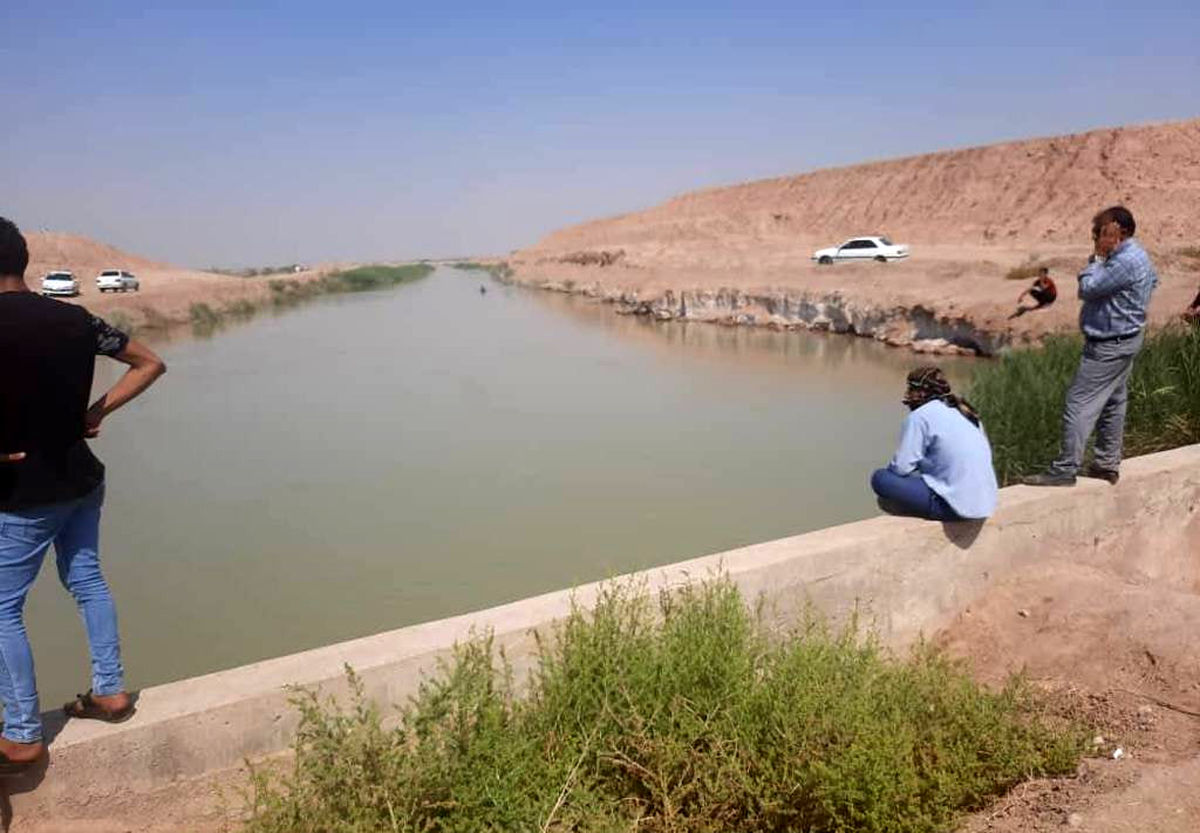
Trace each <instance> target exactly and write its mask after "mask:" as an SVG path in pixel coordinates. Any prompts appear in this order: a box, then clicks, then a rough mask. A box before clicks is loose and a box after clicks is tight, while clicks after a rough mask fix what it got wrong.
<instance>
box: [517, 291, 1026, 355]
mask: <svg viewBox="0 0 1200 833" xmlns="http://www.w3.org/2000/svg"><path fill="white" fill-rule="evenodd" d="M495 277H496V278H497V280H500V281H502V282H505V283H510V284H515V285H517V286H525V287H529V288H533V289H541V290H545V291H550V292H561V293H565V294H569V295H578V296H582V297H585V298H592V299H595V300H597V301H600V302H602V303H607V304H612V305H613V306H614V307H615V308H616V312H617V313H618V314H621V315H637V316H645V317H649V318H654V319H655V320H658V321H697V322H704V323H709V324H719V325H724V326H748V327H766V328H769V329H773V330H814V331H818V332H831V333H842V334H846V335H855V336H860V337H863V338H873V339H875V340H876V341H881V342H883V343H885V344H888V345H891V346H893V347H905V348H908V349H910V350H912V351H913V352H915V353H929V354H935V355H958V356H994V355H996V354H998V353H999V352H1001V351H1003V350H1004V349H1006V348H1008V347H1011V346H1014V344H1016V343H1017V341H1016V340H1015V339H1014V338H1013V334H1012V333H1011V332H999V331H996V330H993V329H989V328H987V327H984V326H981V325H979V324H978V323H977V322H975V321H974V320H973V319H972V318H971V317H969V316H967V315H961V314H959V315H955V314H946V313H939V312H938V311H937V310H936V309H934V308H932V307H931V306H927V305H924V304H919V303H918V304H913V305H911V306H905V305H897V304H892V305H880V304H872V303H870V302H869V301H866V300H863V299H859V298H852V297H849V296H847V295H846V294H844V293H842V292H840V291H832V292H815V291H811V290H797V289H761V290H744V289H733V288H727V287H720V288H716V289H688V290H674V289H666V290H663V291H661V292H654V293H642V292H639V291H637V290H630V289H622V288H619V287H611V286H605V285H603V284H601V283H599V282H595V283H581V282H576V281H574V280H571V279H563V280H556V279H547V278H543V277H536V278H531V277H523V276H522V275H521V274H520V273H519V272H518V273H515V274H514V273H507V274H498V275H495Z"/></svg>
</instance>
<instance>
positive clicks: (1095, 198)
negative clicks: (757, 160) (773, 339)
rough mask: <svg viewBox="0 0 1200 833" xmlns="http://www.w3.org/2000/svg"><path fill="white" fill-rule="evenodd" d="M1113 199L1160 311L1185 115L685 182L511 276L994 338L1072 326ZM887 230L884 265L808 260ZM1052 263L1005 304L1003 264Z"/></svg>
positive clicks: (760, 319) (700, 311)
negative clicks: (1038, 281)
mask: <svg viewBox="0 0 1200 833" xmlns="http://www.w3.org/2000/svg"><path fill="white" fill-rule="evenodd" d="M1118 202H1120V203H1124V204H1125V205H1127V206H1128V207H1129V208H1130V209H1131V210H1132V211H1133V213H1134V215H1135V217H1136V218H1137V221H1138V238H1139V239H1140V240H1141V241H1142V243H1143V244H1144V245H1146V247H1147V248H1148V249H1149V250H1150V251H1151V254H1152V255H1153V257H1154V260H1155V264H1156V265H1157V267H1158V271H1159V276H1160V279H1161V281H1160V285H1159V288H1158V290H1157V292H1156V293H1155V296H1154V300H1153V302H1152V304H1151V307H1150V316H1151V321H1152V322H1154V323H1155V324H1161V323H1163V322H1165V321H1168V320H1170V319H1172V318H1173V317H1175V316H1177V314H1178V313H1179V312H1180V311H1182V310H1183V309H1184V308H1185V307H1186V306H1187V303H1188V301H1190V299H1191V298H1192V296H1193V295H1194V294H1195V293H1196V285H1197V282H1200V248H1197V246H1200V119H1193V120H1190V121H1184V122H1176V123H1171V124H1160V125H1149V126H1143V127H1117V128H1111V129H1105V130H1094V131H1091V132H1089V133H1080V134H1076V135H1071V136H1060V137H1055V138H1049V139H1032V140H1029V141H1023V142H1008V143H1005V144H998V145H989V146H987V147H979V148H968V149H966V150H952V151H945V152H942V153H932V154H928V155H925V156H914V157H909V158H906V159H895V160H890V161H886V162H871V163H867V164H863V165H854V166H851V167H845V168H831V169H828V170H821V171H815V172H813V173H807V174H801V175H799V176H790V177H783V178H780V179H770V180H763V181H761V182H751V183H747V184H744V185H735V186H731V187H726V188H713V189H709V190H705V191H697V192H694V193H691V194H685V195H683V196H680V197H676V198H675V199H672V200H669V201H668V202H665V203H663V204H662V205H659V206H657V207H654V208H651V209H648V210H646V211H639V212H636V213H633V214H625V215H622V216H619V217H613V218H609V219H604V220H597V221H594V222H590V223H584V224H582V225H578V226H573V227H570V228H566V229H563V230H561V231H557V232H554V233H553V234H551V235H549V236H548V237H546V238H545V239H544V240H542V241H541V242H539V243H538V244H537V245H535V246H532V247H530V248H528V249H524V250H521V251H519V252H516V253H515V254H514V256H513V257H512V258H511V260H510V263H511V265H512V266H513V268H514V270H515V273H514V277H515V280H516V281H518V282H520V283H524V284H527V285H533V286H544V287H548V288H554V289H559V290H561V291H568V292H576V293H584V294H587V295H590V296H594V297H599V298H604V299H606V300H609V301H614V302H617V303H620V304H622V305H623V306H624V307H625V308H626V309H627V310H629V311H638V312H644V313H646V314H653V315H655V316H657V317H659V318H683V319H688V320H706V321H719V322H721V323H727V324H730V323H732V324H758V325H763V324H766V325H770V326H788V327H792V326H800V327H811V328H815V329H834V330H839V331H843V332H853V333H857V334H859V335H865V336H871V337H874V338H877V339H881V340H884V341H888V342H889V343H893V344H897V345H907V344H913V345H914V346H920V349H925V347H924V346H923V345H934V346H933V347H930V348H929V349H937V350H940V349H941V347H938V346H937V345H943V346H947V345H948V347H949V349H950V351H953V350H954V349H970V350H973V351H976V352H992V351H994V350H995V349H999V348H1000V347H1002V346H1003V345H1005V344H1011V343H1020V342H1023V341H1027V340H1029V339H1034V338H1037V337H1040V336H1041V335H1042V334H1044V333H1046V332H1051V331H1063V330H1072V329H1074V328H1075V327H1076V316H1077V313H1078V304H1077V302H1076V300H1075V298H1074V295H1075V293H1074V278H1075V276H1076V274H1077V273H1078V271H1079V269H1080V268H1081V267H1082V265H1083V264H1084V262H1085V260H1086V258H1087V255H1088V254H1090V252H1091V240H1090V229H1091V218H1092V216H1093V215H1094V214H1095V213H1096V212H1097V211H1098V210H1100V209H1101V208H1104V207H1105V206H1108V205H1112V204H1114V203H1118ZM864 234H886V235H889V236H890V237H892V239H894V240H895V241H897V242H901V243H909V244H911V245H912V256H911V257H910V258H909V259H908V260H906V261H904V262H899V263H889V264H870V263H858V264H856V263H849V264H838V265H836V266H830V267H821V266H817V265H815V264H813V263H812V261H811V259H810V258H811V255H812V252H813V251H814V250H815V249H817V248H820V247H824V246H830V245H836V244H837V243H839V242H841V241H842V240H845V239H846V238H848V237H852V236H856V235H864ZM1034 263H1036V264H1037V265H1044V266H1047V267H1048V268H1050V270H1051V274H1052V277H1053V278H1054V280H1056V281H1058V283H1059V286H1060V288H1061V290H1060V300H1059V302H1058V303H1057V304H1055V305H1054V306H1053V307H1051V308H1048V309H1045V310H1039V311H1038V312H1037V313H1036V314H1032V315H1025V316H1023V317H1019V318H1014V317H1012V313H1013V312H1014V309H1015V305H1016V300H1017V295H1018V294H1019V293H1020V291H1021V289H1022V288H1023V286H1022V285H1018V284H1016V283H1014V282H1013V281H1008V280H1005V279H1004V278H1005V277H1006V276H1008V275H1009V274H1010V273H1011V272H1013V270H1014V267H1018V266H1028V265H1030V264H1034Z"/></svg>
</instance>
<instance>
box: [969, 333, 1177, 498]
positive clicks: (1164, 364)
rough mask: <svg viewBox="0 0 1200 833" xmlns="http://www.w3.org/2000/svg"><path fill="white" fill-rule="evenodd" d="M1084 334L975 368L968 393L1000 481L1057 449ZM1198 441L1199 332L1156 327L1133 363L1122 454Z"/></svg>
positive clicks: (1034, 467) (1041, 463)
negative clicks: (987, 440) (980, 423)
mask: <svg viewBox="0 0 1200 833" xmlns="http://www.w3.org/2000/svg"><path fill="white" fill-rule="evenodd" d="M1082 349H1083V341H1082V339H1081V338H1080V337H1078V336H1071V337H1068V336H1056V337H1053V338H1049V339H1047V340H1046V342H1045V344H1044V346H1043V347H1041V348H1037V349H1029V350H1017V351H1013V352H1011V353H1009V354H1007V355H1005V356H1003V357H1002V358H1000V359H999V360H997V361H995V362H990V363H987V364H984V365H981V366H980V367H979V369H977V370H976V372H975V374H974V376H973V378H972V380H971V385H970V389H969V391H968V393H967V398H968V399H970V400H971V403H972V404H973V405H975V406H976V407H977V408H978V409H979V412H980V413H981V414H982V415H983V420H984V425H985V426H986V427H987V432H988V437H989V438H990V439H991V442H992V454H993V459H994V462H995V465H996V474H997V477H999V479H1000V481H1001V483H1002V484H1008V483H1014V482H1016V481H1017V480H1019V479H1020V477H1021V476H1022V475H1024V474H1029V473H1031V472H1034V471H1038V470H1041V469H1043V468H1045V467H1046V466H1047V465H1048V464H1049V463H1050V462H1051V461H1052V460H1053V459H1054V458H1055V457H1057V456H1058V450H1059V442H1060V439H1061V436H1062V408H1063V401H1064V399H1065V397H1066V392H1067V387H1068V386H1069V385H1070V383H1071V378H1072V376H1073V375H1074V373H1075V368H1076V367H1077V366H1078V365H1079V357H1080V352H1081V350H1082ZM1196 442H1200V331H1197V330H1196V329H1193V328H1187V327H1180V326H1172V327H1168V328H1165V329H1162V330H1157V331H1154V332H1152V333H1151V334H1150V335H1149V336H1148V337H1147V339H1146V344H1145V347H1143V349H1142V352H1141V354H1140V355H1139V356H1138V358H1137V361H1136V362H1135V363H1134V366H1133V373H1132V375H1131V376H1130V381H1129V406H1128V412H1127V416H1126V423H1125V456H1126V457H1132V456H1135V455H1138V454H1149V453H1151V452H1154V451H1162V450H1164V449H1168V448H1176V447H1178V446H1181V445H1189V444H1191V443H1196Z"/></svg>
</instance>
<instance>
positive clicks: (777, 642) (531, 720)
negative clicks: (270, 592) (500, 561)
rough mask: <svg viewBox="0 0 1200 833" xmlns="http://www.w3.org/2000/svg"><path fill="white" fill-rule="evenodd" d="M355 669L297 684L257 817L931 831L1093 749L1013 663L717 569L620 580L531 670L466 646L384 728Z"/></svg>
mask: <svg viewBox="0 0 1200 833" xmlns="http://www.w3.org/2000/svg"><path fill="white" fill-rule="evenodd" d="M351 684H352V689H353V692H354V696H353V700H352V702H351V704H350V706H349V708H348V709H347V710H343V709H339V708H338V707H337V706H336V704H334V703H333V702H332V701H327V700H321V699H320V698H318V697H317V695H315V694H313V693H311V692H305V693H301V694H300V695H299V696H298V697H297V698H296V701H295V702H296V703H297V704H298V706H299V709H300V712H301V725H300V728H299V733H298V735H297V738H296V742H295V747H294V750H295V760H294V766H293V768H292V770H291V773H290V775H287V776H283V777H279V776H271V775H269V774H264V773H261V772H260V773H258V774H256V776H255V780H254V788H253V791H252V793H251V795H250V796H249V805H248V822H247V825H246V830H247V831H249V832H250V833H282V831H289V832H290V831H298V832H299V833H306V832H309V831H311V833H316V831H345V833H350V832H351V831H375V830H401V831H447V833H449V832H451V831H453V832H454V833H459V832H460V831H461V833H467V831H481V830H489V831H510V830H512V831H551V830H553V831H568V830H571V831H575V830H579V831H584V830H586V831H618V830H620V831H626V830H635V829H636V830H642V831H651V832H652V833H683V831H689V833H691V832H692V831H700V832H701V833H704V832H705V831H712V833H716V831H730V830H737V831H791V830H804V831H810V832H811V833H824V831H880V833H882V831H889V832H892V831H894V832H895V833H917V832H918V831H920V833H926V832H927V831H942V830H949V829H950V828H951V826H952V825H953V823H954V820H955V818H956V817H957V816H958V815H959V814H960V813H962V812H964V811H968V810H972V809H975V808H979V807H980V806H982V805H983V804H985V803H986V802H987V801H988V799H989V798H990V797H992V796H995V795H997V794H999V793H1001V792H1003V791H1005V790H1006V789H1008V788H1009V787H1011V786H1012V785H1014V784H1016V783H1017V782H1019V781H1021V780H1023V779H1025V778H1029V777H1031V776H1035V775H1042V774H1050V773H1061V772H1067V771H1071V770H1073V769H1074V767H1075V765H1076V763H1077V760H1078V757H1079V755H1080V752H1081V749H1082V736H1081V734H1080V732H1079V731H1078V730H1077V729H1075V728H1073V727H1070V726H1066V725H1052V723H1051V721H1050V719H1049V718H1043V717H1042V714H1043V713H1042V711H1041V710H1040V707H1039V705H1038V703H1037V701H1036V700H1035V698H1034V696H1033V694H1032V691H1031V689H1030V688H1029V687H1028V686H1027V685H1026V684H1025V683H1024V682H1023V681H1022V680H1020V679H1016V678H1014V679H1013V680H1012V681H1010V682H1009V684H1008V685H1006V686H1005V687H1004V688H1003V689H1002V690H1000V691H988V690H986V689H984V688H982V687H980V686H979V685H977V684H976V683H975V682H973V681H972V680H971V678H970V677H969V676H968V675H967V674H966V673H965V672H964V671H963V670H962V669H961V668H960V667H958V666H957V665H955V664H953V663H951V662H950V661H949V660H947V659H946V658H945V657H944V656H942V655H941V654H939V653H938V652H936V651H934V650H933V649H931V648H928V647H924V646H923V647H921V648H919V649H917V650H915V651H914V652H913V653H912V654H911V655H910V656H908V657H907V658H906V659H903V660H901V659H897V658H894V657H892V656H890V655H889V654H888V653H886V652H885V651H884V650H882V649H881V648H880V647H879V646H878V644H877V643H876V642H875V641H873V640H872V639H869V638H862V637H860V636H859V635H857V634H856V633H855V631H854V630H853V629H846V630H841V631H835V630H831V629H829V628H827V627H826V626H824V625H822V624H821V623H820V622H818V621H816V620H810V621H809V622H807V623H806V624H805V625H804V626H803V627H800V628H798V629H796V630H794V631H792V632H789V633H786V634H782V635H772V634H769V633H768V632H767V631H766V630H765V628H764V627H763V625H762V623H761V622H760V620H759V619H757V618H756V617H755V616H753V615H752V614H751V613H749V612H748V611H747V609H746V607H745V605H744V603H743V601H742V599H741V597H740V595H739V593H738V591H737V589H736V588H735V587H734V586H733V585H732V584H731V583H730V582H728V581H727V580H719V581H713V582H709V583H705V584H701V585H695V586H692V587H690V588H687V589H684V590H683V591H681V592H678V593H676V594H675V595H670V596H662V597H661V598H660V599H659V600H658V603H657V604H655V603H654V602H653V600H651V599H650V598H648V597H646V596H644V595H640V594H638V593H636V592H633V588H629V587H620V586H610V587H609V588H608V589H606V590H605V591H604V592H603V593H602V594H601V596H600V598H599V600H598V602H597V604H596V606H595V608H594V609H593V610H592V611H590V613H588V612H584V611H582V610H579V609H576V610H575V611H574V612H573V613H572V614H571V615H570V617H569V618H568V619H567V620H566V621H565V623H563V624H562V625H561V627H560V628H559V629H558V630H557V631H556V633H555V634H554V635H553V636H552V637H550V638H548V639H546V640H543V641H542V642H541V644H540V650H539V655H538V662H537V666H536V668H535V669H534V670H533V671H532V672H531V675H530V678H529V679H528V680H527V681H526V682H524V683H518V681H516V680H515V679H514V676H513V674H512V672H511V668H510V667H509V666H508V664H507V663H506V662H505V660H504V657H503V654H501V653H498V652H497V651H496V650H495V649H494V646H493V644H492V642H491V640H490V639H487V638H483V639H478V640H475V641H473V642H470V643H468V644H466V645H463V646H461V647H459V648H458V649H457V651H456V655H455V658H454V660H453V661H452V662H450V663H447V664H446V665H444V666H443V667H442V669H441V671H440V673H438V674H437V675H436V676H435V677H434V678H432V679H430V680H429V681H427V682H426V683H425V684H424V685H423V686H422V687H421V689H420V692H419V694H418V695H417V696H416V697H415V698H414V699H413V700H412V701H411V702H410V703H409V704H408V705H407V706H405V707H403V708H402V709H401V711H400V713H399V715H398V722H396V723H395V726H394V728H389V727H390V726H392V723H393V721H392V720H390V719H389V720H388V721H387V722H385V720H384V718H383V715H382V714H381V713H380V711H379V710H378V709H377V708H376V707H375V706H374V705H373V704H371V703H370V702H369V701H368V700H367V699H366V698H365V696H364V693H363V686H362V684H361V682H360V681H359V680H358V679H357V678H356V677H354V676H353V673H351Z"/></svg>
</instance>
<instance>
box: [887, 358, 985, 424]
mask: <svg viewBox="0 0 1200 833" xmlns="http://www.w3.org/2000/svg"><path fill="white" fill-rule="evenodd" d="M935 399H940V400H942V401H943V402H945V403H946V404H947V405H949V406H950V407H951V408H955V409H957V410H958V412H959V413H961V414H962V415H963V416H964V417H966V418H967V419H969V420H970V421H971V422H972V423H973V424H975V425H978V424H979V412H978V411H976V410H975V409H974V408H973V407H972V406H971V404H970V403H969V402H967V400H965V399H963V398H961V397H958V396H955V395H954V394H953V393H951V392H950V383H949V382H948V381H946V375H945V374H944V373H942V369H941V368H940V367H937V366H935V365H932V364H927V365H922V366H921V367H918V368H917V369H916V370H914V371H912V372H911V373H909V374H908V388H907V390H905V392H904V399H903V400H902V401H903V402H904V404H905V405H907V406H908V407H910V408H912V409H913V410H916V409H917V408H919V407H921V406H922V405H924V404H925V403H926V402H932V401H933V400H935Z"/></svg>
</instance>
